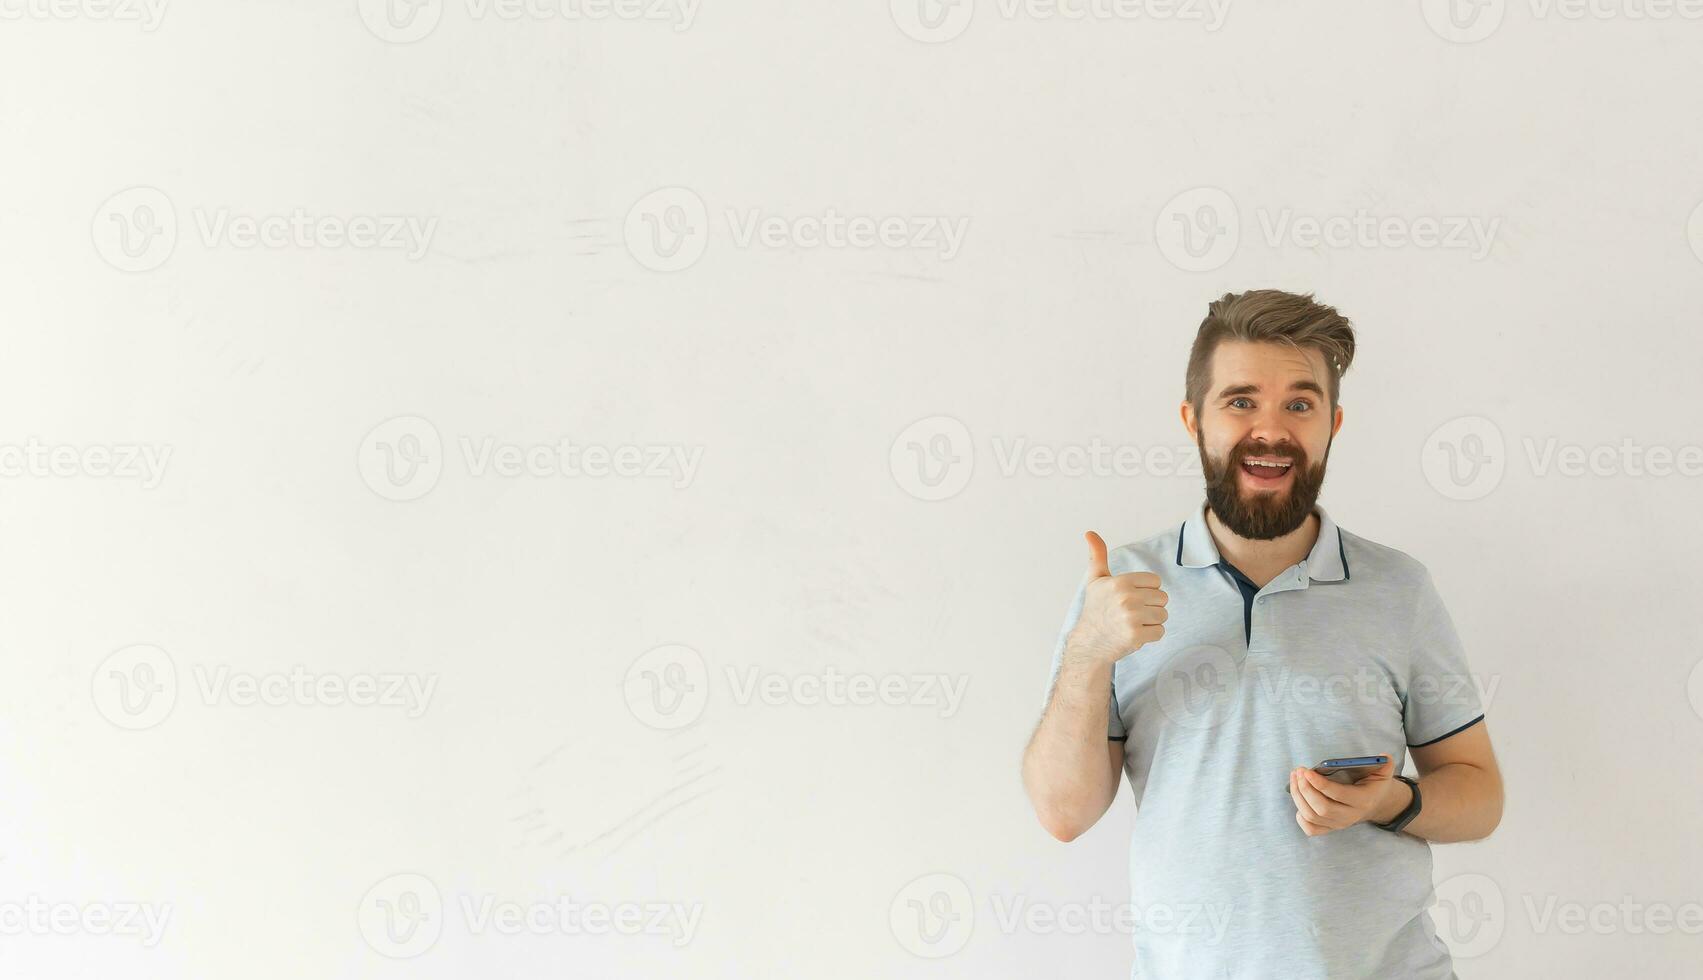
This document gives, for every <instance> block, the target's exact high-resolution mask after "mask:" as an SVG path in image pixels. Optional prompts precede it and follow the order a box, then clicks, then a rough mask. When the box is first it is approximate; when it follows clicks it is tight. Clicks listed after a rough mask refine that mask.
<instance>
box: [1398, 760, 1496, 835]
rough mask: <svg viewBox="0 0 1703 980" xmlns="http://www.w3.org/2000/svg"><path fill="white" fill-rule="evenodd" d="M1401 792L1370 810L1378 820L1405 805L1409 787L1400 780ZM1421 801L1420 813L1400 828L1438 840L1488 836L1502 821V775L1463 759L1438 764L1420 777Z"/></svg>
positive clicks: (1406, 831)
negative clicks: (1380, 807)
mask: <svg viewBox="0 0 1703 980" xmlns="http://www.w3.org/2000/svg"><path fill="white" fill-rule="evenodd" d="M1397 785H1399V786H1400V787H1401V790H1402V791H1401V792H1399V793H1392V794H1391V796H1392V799H1391V801H1390V802H1389V804H1387V805H1386V806H1385V807H1384V808H1383V810H1382V811H1381V812H1379V813H1375V814H1373V820H1374V821H1376V822H1377V823H1389V822H1390V821H1391V820H1394V819H1395V818H1396V817H1397V816H1399V815H1400V814H1401V812H1402V811H1403V810H1405V809H1407V805H1408V802H1409V801H1410V800H1411V799H1412V795H1413V794H1412V791H1411V790H1409V789H1408V788H1407V786H1406V784H1402V783H1399V782H1398V784H1397ZM1419 793H1420V796H1421V798H1422V803H1421V806H1420V810H1419V816H1417V817H1415V818H1413V822H1411V823H1409V824H1408V825H1407V826H1406V827H1404V828H1403V829H1402V832H1403V833H1406V834H1412V835H1413V836H1414V837H1418V838H1421V839H1423V840H1428V841H1434V842H1436V843H1439V844H1449V843H1455V842H1457V841H1469V840H1480V839H1482V838H1485V837H1489V836H1490V832H1491V831H1493V830H1495V829H1496V825H1497V824H1499V823H1501V821H1502V779H1501V776H1500V775H1499V774H1498V773H1495V772H1492V771H1489V770H1486V769H1481V768H1479V767H1478V766H1474V765H1471V764H1468V763H1464V762H1453V763H1448V764H1446V765H1442V766H1438V767H1437V768H1436V769H1433V770H1431V771H1430V772H1428V773H1426V774H1425V775H1424V776H1422V777H1420V779H1419Z"/></svg>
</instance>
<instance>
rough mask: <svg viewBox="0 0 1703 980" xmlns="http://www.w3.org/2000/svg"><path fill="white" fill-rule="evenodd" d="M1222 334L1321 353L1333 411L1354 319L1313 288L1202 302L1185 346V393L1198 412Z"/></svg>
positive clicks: (1350, 351)
mask: <svg viewBox="0 0 1703 980" xmlns="http://www.w3.org/2000/svg"><path fill="white" fill-rule="evenodd" d="M1226 340H1240V341H1247V342H1250V343H1264V344H1288V345H1290V346H1291V347H1294V348H1296V349H1297V350H1302V349H1309V348H1310V349H1312V350H1316V351H1318V352H1319V353H1321V354H1323V355H1324V358H1325V369H1326V373H1327V374H1329V375H1330V381H1329V382H1328V383H1327V384H1326V386H1325V387H1326V389H1327V390H1328V391H1329V392H1330V407H1331V411H1332V412H1333V413H1334V412H1335V411H1336V403H1337V396H1338V395H1339V394H1340V392H1341V388H1342V385H1341V382H1342V376H1343V375H1344V374H1347V373H1348V365H1350V364H1352V363H1353V362H1354V325H1353V324H1351V323H1349V322H1348V318H1347V317H1345V316H1343V315H1342V314H1340V313H1338V312H1337V311H1336V307H1334V306H1326V305H1324V304H1323V303H1315V302H1314V301H1313V294H1312V293H1308V294H1307V295H1305V296H1300V295H1297V294H1295V293H1286V292H1284V291H1282V290H1280V289H1250V290H1248V291H1247V292H1245V293H1225V294H1224V295H1223V296H1221V297H1219V298H1218V299H1217V300H1216V301H1214V302H1213V303H1212V305H1210V306H1208V307H1207V308H1206V319H1204V320H1202V321H1201V322H1200V332H1199V333H1197V334H1196V335H1195V338H1194V349H1193V350H1191V351H1190V352H1189V372H1188V378H1187V381H1186V382H1185V388H1184V392H1185V394H1184V397H1186V398H1187V399H1188V401H1189V404H1191V405H1193V406H1194V410H1195V412H1196V413H1197V414H1198V413H1199V412H1200V411H1201V407H1202V403H1203V402H1204V400H1205V399H1206V388H1207V386H1208V385H1210V384H1211V383H1212V354H1213V352H1214V351H1216V350H1217V349H1218V345H1219V344H1220V343H1223V342H1224V341H1226Z"/></svg>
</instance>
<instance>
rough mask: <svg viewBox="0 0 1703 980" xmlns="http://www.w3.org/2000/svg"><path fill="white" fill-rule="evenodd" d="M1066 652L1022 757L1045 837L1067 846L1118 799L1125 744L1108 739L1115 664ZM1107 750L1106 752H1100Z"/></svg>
mask: <svg viewBox="0 0 1703 980" xmlns="http://www.w3.org/2000/svg"><path fill="white" fill-rule="evenodd" d="M1074 646H1076V643H1075V642H1074V636H1073V638H1072V642H1071V644H1070V645H1069V646H1067V647H1066V648H1065V653H1064V663H1063V665H1062V666H1060V668H1059V672H1058V680H1057V681H1056V682H1055V683H1054V685H1053V693H1052V698H1051V699H1050V700H1048V702H1047V710H1046V711H1045V712H1044V713H1043V714H1042V715H1041V723H1040V724H1039V725H1037V726H1036V727H1035V734H1034V735H1033V736H1032V737H1030V739H1029V747H1028V748H1027V749H1025V750H1024V752H1023V789H1024V790H1025V791H1026V792H1027V793H1028V794H1029V802H1030V803H1032V804H1033V805H1034V807H1035V815H1036V816H1037V817H1039V818H1040V820H1041V826H1043V827H1045V828H1046V829H1047V833H1049V834H1052V835H1053V836H1054V837H1056V838H1058V839H1059V840H1061V841H1065V842H1067V843H1068V842H1069V841H1073V840H1075V839H1076V838H1077V837H1079V836H1081V835H1082V834H1083V833H1084V832H1085V831H1087V829H1088V828H1089V827H1092V826H1094V824H1095V823H1097V822H1098V821H1099V819H1100V818H1101V817H1102V816H1104V815H1105V813H1106V810H1107V809H1109V808H1110V807H1111V805H1112V800H1113V799H1115V798H1116V797H1117V795H1118V785H1119V778H1120V776H1121V774H1122V772H1123V761H1124V743H1122V742H1118V741H1113V740H1112V739H1108V738H1107V737H1106V713H1107V711H1109V710H1110V707H1109V704H1108V702H1109V700H1110V699H1109V698H1107V696H1106V692H1107V691H1109V690H1111V686H1112V665H1111V664H1110V663H1106V662H1104V661H1098V660H1095V659H1092V658H1090V657H1087V656H1084V655H1083V654H1081V653H1080V652H1078V651H1075V650H1072V649H1071V648H1072V647H1074ZM1102 746H1104V748H1101V747H1102Z"/></svg>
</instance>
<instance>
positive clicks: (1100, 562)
mask: <svg viewBox="0 0 1703 980" xmlns="http://www.w3.org/2000/svg"><path fill="white" fill-rule="evenodd" d="M1083 537H1085V538H1087V539H1088V574H1089V576H1090V577H1092V578H1106V577H1108V576H1109V575H1111V574H1112V569H1111V567H1110V566H1109V565H1107V564H1106V539H1105V538H1102V537H1100V535H1099V534H1097V533H1095V532H1093V531H1089V532H1088V533H1086V534H1084V535H1083ZM1155 578H1157V576H1155Z"/></svg>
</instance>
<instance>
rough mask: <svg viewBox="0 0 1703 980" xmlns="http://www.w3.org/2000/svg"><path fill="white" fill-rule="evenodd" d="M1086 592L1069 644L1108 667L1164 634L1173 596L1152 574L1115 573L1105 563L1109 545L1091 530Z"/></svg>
mask: <svg viewBox="0 0 1703 980" xmlns="http://www.w3.org/2000/svg"><path fill="white" fill-rule="evenodd" d="M1085 536H1086V537H1087V539H1088V574H1089V581H1088V591H1087V594H1086V595H1085V596H1084V597H1083V599H1082V615H1081V617H1079V618H1078V619H1077V621H1076V627H1075V628H1074V629H1072V630H1071V640H1070V645H1071V646H1073V647H1075V648H1076V649H1078V650H1079V651H1081V652H1082V653H1084V654H1086V655H1088V656H1090V657H1092V658H1094V659H1095V660H1103V661H1105V662H1106V663H1112V662H1113V661H1116V660H1120V659H1122V658H1124V657H1126V656H1128V655H1129V654H1131V653H1134V652H1135V651H1136V650H1139V649H1141V647H1142V646H1144V645H1146V644H1148V643H1152V642H1154V641H1156V640H1158V639H1159V638H1160V637H1162V636H1164V635H1165V626H1164V623H1165V619H1166V618H1167V614H1166V612H1165V603H1167V602H1169V601H1170V597H1169V596H1167V595H1166V594H1165V591H1164V590H1163V589H1161V588H1160V587H1159V576H1157V575H1155V574H1153V573H1152V572H1126V573H1124V574H1122V575H1113V574H1112V571H1111V568H1110V567H1109V566H1108V565H1107V564H1106V542H1105V540H1104V539H1102V538H1101V537H1100V536H1099V535H1098V534H1096V533H1094V532H1093V531H1089V532H1088V533H1087V535H1085Z"/></svg>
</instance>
